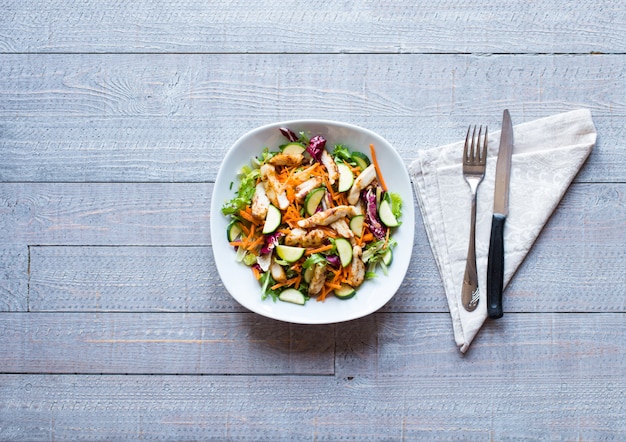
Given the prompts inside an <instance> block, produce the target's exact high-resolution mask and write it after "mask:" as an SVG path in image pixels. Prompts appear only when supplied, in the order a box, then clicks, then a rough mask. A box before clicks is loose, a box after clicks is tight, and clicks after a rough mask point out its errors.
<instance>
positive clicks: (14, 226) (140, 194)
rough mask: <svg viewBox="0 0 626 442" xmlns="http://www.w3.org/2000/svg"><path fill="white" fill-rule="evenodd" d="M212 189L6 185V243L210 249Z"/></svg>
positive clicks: (2, 236)
mask: <svg viewBox="0 0 626 442" xmlns="http://www.w3.org/2000/svg"><path fill="white" fill-rule="evenodd" d="M212 189H213V185H211V184H165V183H158V184H157V183H146V184H127V183H110V184H84V183H74V184H66V183H51V184H46V183H32V184H31V183H15V184H3V185H2V186H0V214H1V215H2V219H1V220H0V222H1V223H2V226H3V230H2V231H1V232H0V242H2V243H6V244H24V243H27V244H31V245H45V244H53V245H54V244H57V245H71V244H88V245H110V244H116V245H124V244H125V245H134V244H140V245H207V244H210V234H209V221H210V216H211V215H210V199H211V192H212Z"/></svg>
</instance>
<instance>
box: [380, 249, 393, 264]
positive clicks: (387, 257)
mask: <svg viewBox="0 0 626 442" xmlns="http://www.w3.org/2000/svg"><path fill="white" fill-rule="evenodd" d="M382 261H383V264H385V265H386V266H389V265H390V264H391V261H393V252H392V251H391V249H390V248H388V249H387V251H386V252H385V254H384V255H383V260H382Z"/></svg>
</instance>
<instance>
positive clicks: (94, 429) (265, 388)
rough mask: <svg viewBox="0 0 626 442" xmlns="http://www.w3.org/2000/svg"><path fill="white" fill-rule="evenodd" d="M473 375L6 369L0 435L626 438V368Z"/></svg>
mask: <svg viewBox="0 0 626 442" xmlns="http://www.w3.org/2000/svg"><path fill="white" fill-rule="evenodd" d="M461 363H462V364H463V365H467V363H466V362H465V361H463V360H461ZM483 364H484V363H483ZM463 372H464V373H465V374H464V375H456V376H454V375H453V376H451V377H450V376H447V375H446V374H444V373H438V374H436V375H432V374H424V375H422V376H415V377H411V378H402V377H399V378H395V377H394V378H374V377H361V376H356V377H354V378H334V377H325V376H315V377H308V376H261V377H258V376H229V377H215V376H158V377H157V376H106V375H105V376H80V375H79V376H74V375H62V376H58V375H56V376H54V375H53V376H45V375H8V376H7V375H5V376H2V378H0V379H1V381H0V432H1V433H2V435H3V437H4V439H10V440H14V441H28V442H33V441H52V440H105V439H106V440H119V441H125V440H137V439H148V440H152V439H158V440H272V441H293V440H377V441H397V440H464V441H484V440H509V439H514V440H526V439H530V440H545V439H550V440H621V439H623V438H624V437H625V436H626V430H625V429H624V425H623V416H624V413H625V412H626V410H625V407H624V391H625V390H626V382H625V381H624V377H623V376H612V375H611V374H610V373H608V372H606V371H605V370H602V371H601V372H600V374H599V373H594V374H593V375H591V374H589V373H587V374H586V375H585V376H583V375H582V374H581V373H577V372H576V370H572V371H570V372H565V373H562V374H560V373H554V372H546V373H544V375H543V376H536V377H535V376H532V377H528V376H523V375H519V374H516V372H514V371H512V372H503V373H502V376H497V377H494V378H491V379H485V378H484V377H474V376H472V375H471V373H467V371H465V370H464V371H463ZM620 374H621V375H623V372H620ZM487 385H488V387H487Z"/></svg>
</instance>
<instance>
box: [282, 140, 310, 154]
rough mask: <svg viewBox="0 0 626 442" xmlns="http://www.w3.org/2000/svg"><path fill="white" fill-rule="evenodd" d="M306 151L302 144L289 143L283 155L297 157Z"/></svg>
mask: <svg viewBox="0 0 626 442" xmlns="http://www.w3.org/2000/svg"><path fill="white" fill-rule="evenodd" d="M304 151H305V149H304V146H303V145H302V144H300V143H289V144H287V145H286V146H285V147H283V153H284V154H285V155H295V154H299V153H303V152H304Z"/></svg>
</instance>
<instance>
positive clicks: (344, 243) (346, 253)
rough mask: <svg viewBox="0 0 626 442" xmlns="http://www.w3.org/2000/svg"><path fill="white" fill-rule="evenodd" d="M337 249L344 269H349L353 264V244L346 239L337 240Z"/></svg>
mask: <svg viewBox="0 0 626 442" xmlns="http://www.w3.org/2000/svg"><path fill="white" fill-rule="evenodd" d="M335 247H337V254H338V255H339V260H340V261H341V266H342V267H347V266H348V265H349V264H350V263H351V262H352V244H350V241H348V240H347V239H345V238H337V239H336V240H335Z"/></svg>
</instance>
